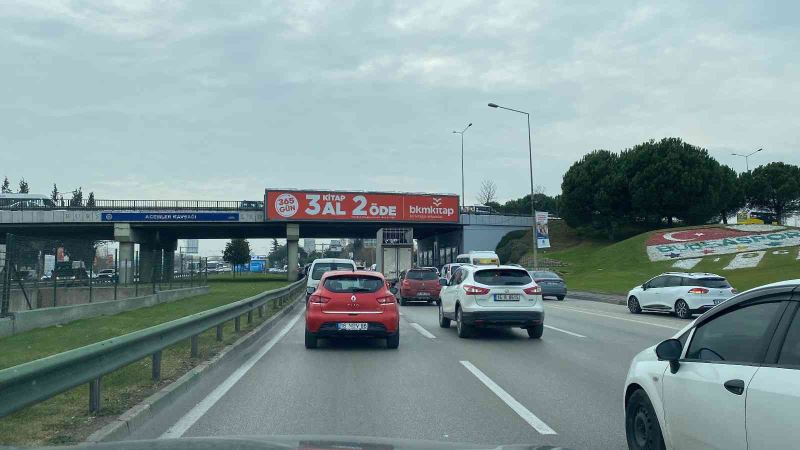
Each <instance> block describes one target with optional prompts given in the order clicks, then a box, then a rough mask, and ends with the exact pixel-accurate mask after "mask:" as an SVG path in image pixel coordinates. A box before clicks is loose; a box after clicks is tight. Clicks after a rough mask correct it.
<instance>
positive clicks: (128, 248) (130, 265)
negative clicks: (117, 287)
mask: <svg viewBox="0 0 800 450" xmlns="http://www.w3.org/2000/svg"><path fill="white" fill-rule="evenodd" d="M135 245H136V244H134V243H133V242H120V243H119V252H118V253H117V267H118V270H119V273H118V274H117V276H118V277H119V282H120V284H127V283H133V274H134V272H135V266H134V264H135V261H134V258H135V254H134V246H135Z"/></svg>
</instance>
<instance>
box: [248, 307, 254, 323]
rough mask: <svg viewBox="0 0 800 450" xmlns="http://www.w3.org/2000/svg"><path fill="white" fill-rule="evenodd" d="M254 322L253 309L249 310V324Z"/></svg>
mask: <svg viewBox="0 0 800 450" xmlns="http://www.w3.org/2000/svg"><path fill="white" fill-rule="evenodd" d="M252 323H253V310H252V309H251V310H250V311H247V324H248V325H251V324H252Z"/></svg>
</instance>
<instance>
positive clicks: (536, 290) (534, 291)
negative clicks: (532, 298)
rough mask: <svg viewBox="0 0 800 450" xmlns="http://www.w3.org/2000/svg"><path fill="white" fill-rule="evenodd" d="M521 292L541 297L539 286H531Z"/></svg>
mask: <svg viewBox="0 0 800 450" xmlns="http://www.w3.org/2000/svg"><path fill="white" fill-rule="evenodd" d="M522 291H523V292H525V293H526V294H528V295H542V287H541V286H531V287H529V288H527V289H523V290H522Z"/></svg>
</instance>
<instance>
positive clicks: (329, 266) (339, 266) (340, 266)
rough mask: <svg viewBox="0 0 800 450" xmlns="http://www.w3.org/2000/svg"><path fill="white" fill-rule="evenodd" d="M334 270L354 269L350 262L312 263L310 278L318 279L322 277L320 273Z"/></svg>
mask: <svg viewBox="0 0 800 450" xmlns="http://www.w3.org/2000/svg"><path fill="white" fill-rule="evenodd" d="M334 270H355V268H354V267H353V265H352V264H348V263H332V262H331V263H327V262H324V263H317V264H315V265H314V269H313V270H312V271H311V279H312V280H319V279H321V278H322V275H324V274H325V272H331V271H334Z"/></svg>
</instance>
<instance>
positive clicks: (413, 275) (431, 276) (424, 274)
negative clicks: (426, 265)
mask: <svg viewBox="0 0 800 450" xmlns="http://www.w3.org/2000/svg"><path fill="white" fill-rule="evenodd" d="M406 278H407V279H409V280H436V279H438V278H439V277H438V275H436V272H434V271H432V270H409V271H408V273H407V274H406Z"/></svg>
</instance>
